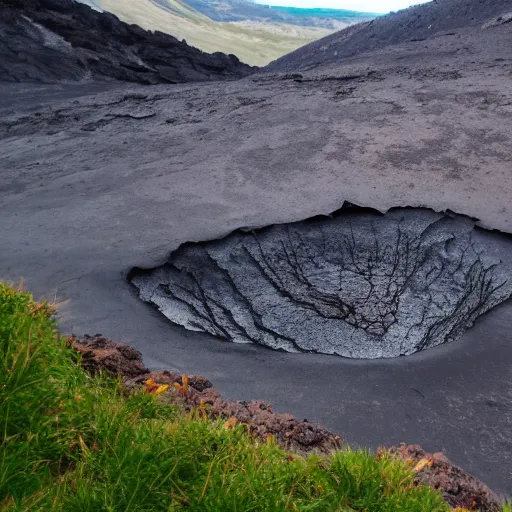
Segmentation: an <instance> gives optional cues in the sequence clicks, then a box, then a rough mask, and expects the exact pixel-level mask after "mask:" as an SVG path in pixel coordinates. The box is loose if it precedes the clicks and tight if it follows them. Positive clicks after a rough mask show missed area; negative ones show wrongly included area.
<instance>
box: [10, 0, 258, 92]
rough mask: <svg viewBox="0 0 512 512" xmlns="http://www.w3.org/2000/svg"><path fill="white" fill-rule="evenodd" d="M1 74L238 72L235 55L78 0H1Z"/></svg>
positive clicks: (219, 75) (36, 77)
mask: <svg viewBox="0 0 512 512" xmlns="http://www.w3.org/2000/svg"><path fill="white" fill-rule="evenodd" d="M0 41H1V42H2V44H1V45H0V80H1V81H7V82H28V81H29V82H42V83H54V82H60V81H83V80H87V79H91V78H94V79H100V80H105V79H106V80H108V79H116V80H125V81H131V82H140V83H148V84H155V83H180V82H191V81H206V80H219V79H232V78H240V77H242V76H245V75H247V74H249V73H250V72H251V71H252V68H251V67H250V66H247V65H245V64H243V63H241V62H240V61H239V60H238V58H237V57H235V56H234V55H225V54H222V53H214V54H207V53H204V52H202V51H200V50H198V49H196V48H193V47H191V46H189V45H188V44H187V43H186V42H185V41H179V40H178V39H176V38H174V37H172V36H170V35H167V34H163V33H161V32H148V31H145V30H143V29H141V28H139V27H137V26H136V25H128V24H126V23H123V22H121V21H120V20H119V19H118V18H117V17H116V16H114V15H112V14H109V13H101V12H97V11H95V10H93V9H91V8H90V7H88V6H86V5H84V4H80V3H77V2H74V1H73V0H0Z"/></svg>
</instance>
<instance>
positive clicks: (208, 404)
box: [70, 334, 502, 512]
mask: <svg viewBox="0 0 512 512" xmlns="http://www.w3.org/2000/svg"><path fill="white" fill-rule="evenodd" d="M70 343H71V345H72V347H73V348H74V349H75V350H76V351H78V352H79V353H80V354H81V356H82V357H81V363H82V366H83V367H84V368H85V369H86V370H87V371H88V372H90V373H98V372H100V371H106V372H109V373H111V374H114V375H116V376H120V377H122V379H123V383H124V385H125V386H126V388H127V389H128V390H133V389H135V388H139V387H142V386H144V385H145V383H146V381H148V380H150V379H152V380H153V381H154V382H156V383H158V384H169V385H170V393H172V396H173V401H179V402H180V403H182V404H183V405H184V406H185V407H186V408H187V409H192V408H195V409H196V410H199V411H204V414H206V415H208V416H209V417H211V418H226V419H232V418H236V420H237V421H238V422H239V423H243V424H245V425H247V427H248V429H249V431H250V432H251V433H252V434H253V435H255V436H257V437H260V438H262V439H266V438H267V437H268V436H269V435H271V436H273V437H274V438H275V439H276V440H277V442H278V443H279V444H280V445H281V446H283V447H284V448H286V449H289V450H292V451H294V452H298V453H307V452H312V451H316V452H323V453H327V452H329V451H331V450H332V449H335V448H340V447H341V445H342V443H341V439H340V437H339V436H337V435H335V434H333V433H331V432H329V431H327V430H325V429H323V428H322V427H319V426H318V425H314V424H312V423H309V422H307V421H297V420H296V419H295V418H294V417H293V416H291V415H289V414H281V413H276V412H274V411H273V410H272V406H271V405H270V404H268V403H265V402H263V401H260V400H253V401H250V402H245V401H237V402H234V401H231V400H227V399H226V398H224V397H223V396H222V395H221V394H220V393H219V392H218V391H216V390H215V389H214V388H213V386H212V383H211V382H210V381H209V380H208V379H206V378H205V377H200V376H195V375H192V376H188V375H187V376H186V377H185V375H181V374H179V373H177V372H173V371H169V370H164V371H160V372H151V371H150V370H149V369H148V368H146V367H145V366H144V364H143V362H142V355H141V354H140V352H138V351H136V350H135V349H133V348H132V347H130V346H129V345H125V344H121V343H115V342H113V341H111V340H109V339H107V338H104V337H103V336H101V335H99V334H98V335H95V336H84V337H81V338H77V337H74V336H73V337H72V338H70ZM232 421H233V420H232ZM384 452H389V453H391V454H392V455H394V456H396V457H398V458H400V459H401V460H404V461H406V462H408V463H410V464H411V466H412V467H414V468H415V472H416V477H415V480H414V482H415V484H416V485H427V486H430V487H433V488H434V489H437V490H439V491H441V492H442V493H443V496H444V499H445V500H446V502H447V503H448V504H449V505H450V506H452V507H453V508H457V507H459V508H464V509H467V510H479V511H481V512H501V510H502V508H501V503H500V499H499V498H498V496H497V495H496V494H495V493H494V492H493V491H491V489H489V488H488V487H487V486H486V485H485V484H483V483H482V482H480V481H479V480H477V479H476V478H475V477H474V476H472V475H470V474H469V473H467V472H465V471H464V470H463V469H461V468H459V467H458V466H455V465H454V464H452V463H451V462H450V461H449V460H448V459H447V458H446V457H445V456H444V455H443V454H442V453H435V454H430V453H427V452H425V451H424V450H423V449H422V448H421V447H420V446H418V445H407V444H405V443H402V444H400V445H399V446H393V447H391V448H381V449H379V451H378V452H377V455H376V456H377V457H379V456H381V454H382V453H384ZM420 461H421V462H420ZM418 463H420V464H418Z"/></svg>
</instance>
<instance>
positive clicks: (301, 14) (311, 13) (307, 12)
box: [270, 5, 380, 23]
mask: <svg viewBox="0 0 512 512" xmlns="http://www.w3.org/2000/svg"><path fill="white" fill-rule="evenodd" d="M270 9H272V10H276V11H281V12H283V13H286V14H289V15H292V16H297V17H298V18H324V19H330V20H338V21H345V22H355V23H359V22H360V21H363V20H369V19H372V18H376V17H377V16H380V14H374V13H369V12H357V11H347V10H346V9H323V8H315V9H306V8H302V7H281V6H277V5H274V6H271V7H270Z"/></svg>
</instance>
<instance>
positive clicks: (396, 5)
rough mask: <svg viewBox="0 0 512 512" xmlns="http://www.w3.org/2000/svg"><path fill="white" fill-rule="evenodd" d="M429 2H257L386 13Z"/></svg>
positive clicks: (261, 0)
mask: <svg viewBox="0 0 512 512" xmlns="http://www.w3.org/2000/svg"><path fill="white" fill-rule="evenodd" d="M428 1H429V0H257V2H258V3H260V4H266V5H282V6H286V7H329V8H331V9H349V10H351V11H361V12H376V13H377V12H378V13H386V12H389V11H398V10H399V9H404V8H405V7H409V6H410V5H415V4H424V3H426V2H428Z"/></svg>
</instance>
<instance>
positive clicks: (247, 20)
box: [82, 0, 363, 66]
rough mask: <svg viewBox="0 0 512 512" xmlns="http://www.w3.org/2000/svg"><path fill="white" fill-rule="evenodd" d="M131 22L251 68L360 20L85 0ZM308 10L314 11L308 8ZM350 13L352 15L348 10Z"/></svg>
mask: <svg viewBox="0 0 512 512" xmlns="http://www.w3.org/2000/svg"><path fill="white" fill-rule="evenodd" d="M82 1H87V3H89V4H91V3H92V4H93V5H95V6H96V7H98V8H100V9H103V10H105V11H109V12H112V13H113V14H115V15H116V16H118V17H119V18H120V19H121V20H123V21H126V22H127V23H134V24H137V25H139V26H141V27H143V28H145V29H147V30H159V31H161V32H166V33H168V34H171V35H173V36H175V37H177V38H178V39H185V40H186V41H187V43H189V44H190V45H192V46H195V47H197V48H199V49H201V50H203V51H205V52H209V53H213V52H217V51H220V52H223V53H232V54H234V55H236V56H237V57H238V58H239V59H240V60H242V61H243V62H246V63H247V64H251V65H255V66H265V65H266V64H268V63H269V62H271V61H273V60H275V59H277V58H279V57H281V56H283V55H285V54H287V53H290V52H291V51H293V50H295V49H297V48H299V47H300V46H303V45H305V44H307V43H310V42H312V41H315V40H317V39H320V38H321V37H324V36H326V35H328V34H329V33H331V32H332V31H333V30H335V29H336V30H340V29H342V28H344V27H346V26H348V25H349V24H351V23H354V22H356V21H360V20H362V19H363V18H358V17H357V13H355V14H354V15H353V17H350V16H349V15H348V14H347V16H349V17H348V18H346V21H343V19H341V18H337V19H330V18H328V17H327V16H326V15H325V13H324V15H323V17H322V16H317V17H311V16H309V14H308V15H304V13H302V14H293V13H287V12H285V11H283V10H281V9H277V8H268V7H266V6H262V5H258V4H255V3H253V2H250V1H249V0H186V1H182V0H123V1H119V0H82ZM308 11H309V10H308ZM344 12H345V13H347V12H349V11H344Z"/></svg>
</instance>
